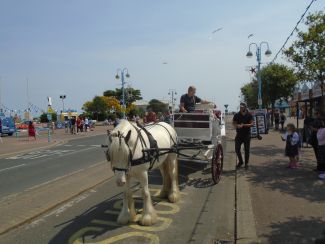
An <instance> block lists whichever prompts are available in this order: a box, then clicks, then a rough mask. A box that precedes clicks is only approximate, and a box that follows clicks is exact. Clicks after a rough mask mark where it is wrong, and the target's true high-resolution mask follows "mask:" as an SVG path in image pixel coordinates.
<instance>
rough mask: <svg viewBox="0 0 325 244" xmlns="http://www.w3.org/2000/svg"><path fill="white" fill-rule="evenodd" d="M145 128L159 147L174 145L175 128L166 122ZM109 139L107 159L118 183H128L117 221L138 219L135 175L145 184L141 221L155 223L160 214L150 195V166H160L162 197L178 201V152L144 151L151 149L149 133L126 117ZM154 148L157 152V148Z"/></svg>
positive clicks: (125, 221) (145, 223) (142, 185)
mask: <svg viewBox="0 0 325 244" xmlns="http://www.w3.org/2000/svg"><path fill="white" fill-rule="evenodd" d="M146 130H147V131H149V132H150V134H151V135H152V136H153V138H154V139H155V140H156V141H157V144H158V145H157V146H158V148H171V147H172V146H173V145H175V143H176V140H177V138H176V137H177V136H176V132H175V130H174V128H173V127H171V126H170V125H169V124H167V123H164V122H160V123H157V124H152V125H149V126H147V127H146ZM108 139H109V140H108V150H107V152H106V157H107V160H108V161H111V167H112V169H113V170H114V172H115V176H116V184H117V185H118V186H124V187H125V189H124V198H123V207H122V210H121V212H120V214H119V216H118V219H117V222H118V223H119V224H127V223H128V222H134V221H136V211H135V208H134V200H133V197H132V190H131V189H130V179H131V178H132V179H135V180H136V181H138V182H140V185H141V188H142V194H143V202H144V204H143V213H142V217H141V219H140V224H142V225H153V224H154V223H156V221H157V214H156V211H155V209H154V207H153V205H152V201H151V197H150V192H149V186H148V170H149V169H150V166H152V165H151V163H153V162H154V163H153V169H154V168H157V167H159V169H160V171H161V174H162V177H163V187H162V190H161V192H160V197H162V198H164V197H168V199H169V201H170V202H173V203H174V202H177V201H178V200H179V188H178V164H177V155H176V154H175V153H166V154H164V155H157V154H156V155H153V154H150V153H144V151H143V150H144V149H150V141H149V136H148V134H147V133H146V132H145V131H144V130H143V129H142V128H141V127H138V126H137V125H135V124H133V123H131V122H129V121H127V120H121V122H120V124H119V125H118V126H117V127H116V128H115V129H114V130H113V131H112V132H110V134H109V135H108ZM147 152H148V151H147ZM151 152H154V153H155V150H151ZM156 152H157V151H156ZM150 161H151V162H150Z"/></svg>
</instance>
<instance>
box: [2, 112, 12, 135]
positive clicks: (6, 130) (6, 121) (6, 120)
mask: <svg viewBox="0 0 325 244" xmlns="http://www.w3.org/2000/svg"><path fill="white" fill-rule="evenodd" d="M15 131H16V126H15V121H14V119H13V118H11V117H5V116H4V115H3V114H0V134H1V135H4V134H7V135H9V136H12V135H13V134H14V133H15Z"/></svg>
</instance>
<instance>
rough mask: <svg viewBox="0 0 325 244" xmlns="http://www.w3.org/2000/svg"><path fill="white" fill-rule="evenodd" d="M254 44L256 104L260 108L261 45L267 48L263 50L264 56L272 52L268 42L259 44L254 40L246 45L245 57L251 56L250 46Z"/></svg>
mask: <svg viewBox="0 0 325 244" xmlns="http://www.w3.org/2000/svg"><path fill="white" fill-rule="evenodd" d="M252 45H254V46H255V47H256V59H257V81H258V98H257V101H258V106H259V108H260V109H261V108H262V80H261V72H260V71H261V62H262V53H261V51H262V46H263V45H266V46H267V50H266V51H265V56H267V57H268V56H270V55H271V54H272V52H271V50H270V48H269V44H268V43H267V42H261V43H260V44H259V45H258V44H256V43H255V42H253V43H250V44H249V47H248V52H247V54H246V57H247V58H251V57H253V53H252V51H251V46H252Z"/></svg>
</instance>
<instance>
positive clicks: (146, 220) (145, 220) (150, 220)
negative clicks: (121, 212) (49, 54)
mask: <svg viewBox="0 0 325 244" xmlns="http://www.w3.org/2000/svg"><path fill="white" fill-rule="evenodd" d="M156 222H157V215H156V214H151V215H150V214H145V215H143V216H142V219H141V220H140V224H141V225H144V226H150V225H154V224H155V223H156Z"/></svg>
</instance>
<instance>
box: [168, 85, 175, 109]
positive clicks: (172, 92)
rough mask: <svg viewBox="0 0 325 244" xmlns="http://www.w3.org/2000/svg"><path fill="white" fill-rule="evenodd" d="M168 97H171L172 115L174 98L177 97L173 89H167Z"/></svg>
mask: <svg viewBox="0 0 325 244" xmlns="http://www.w3.org/2000/svg"><path fill="white" fill-rule="evenodd" d="M168 95H169V96H171V99H172V113H174V111H175V101H176V98H175V96H176V95H177V92H176V90H175V89H169V92H168Z"/></svg>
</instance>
